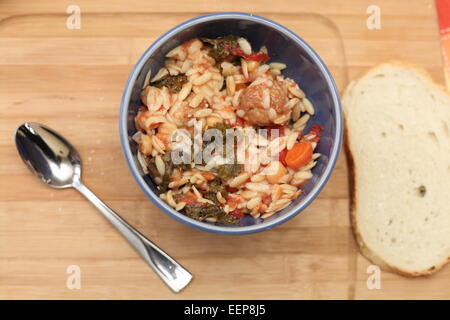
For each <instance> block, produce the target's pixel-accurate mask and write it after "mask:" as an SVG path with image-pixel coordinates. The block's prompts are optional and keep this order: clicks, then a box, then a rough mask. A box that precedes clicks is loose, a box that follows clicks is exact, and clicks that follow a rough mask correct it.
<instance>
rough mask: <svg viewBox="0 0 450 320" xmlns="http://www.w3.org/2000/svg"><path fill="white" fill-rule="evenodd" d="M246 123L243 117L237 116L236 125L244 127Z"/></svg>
mask: <svg viewBox="0 0 450 320" xmlns="http://www.w3.org/2000/svg"><path fill="white" fill-rule="evenodd" d="M244 125H245V120H244V119H243V118H241V117H236V126H238V127H243V126H244Z"/></svg>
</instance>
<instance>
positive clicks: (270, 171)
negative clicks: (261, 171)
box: [265, 161, 287, 184]
mask: <svg viewBox="0 0 450 320" xmlns="http://www.w3.org/2000/svg"><path fill="white" fill-rule="evenodd" d="M265 172H266V178H267V181H269V182H270V183H272V184H276V183H279V181H280V179H281V178H282V177H283V176H284V175H286V174H287V170H286V168H285V167H284V166H283V164H282V163H281V162H280V161H272V162H271V163H270V164H269V165H268V166H267V167H266V168H265Z"/></svg>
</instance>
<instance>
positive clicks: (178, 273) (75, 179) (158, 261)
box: [16, 122, 192, 292]
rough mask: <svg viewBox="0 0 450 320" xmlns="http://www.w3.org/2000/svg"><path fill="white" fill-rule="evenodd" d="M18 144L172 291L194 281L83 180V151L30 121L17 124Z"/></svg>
mask: <svg viewBox="0 0 450 320" xmlns="http://www.w3.org/2000/svg"><path fill="white" fill-rule="evenodd" d="M16 146H17V150H18V151H19V154H20V156H21V157H22V160H23V161H24V162H25V164H26V165H27V166H28V168H29V169H30V170H31V171H32V172H33V173H34V175H35V176H36V177H38V178H39V179H40V180H41V181H43V182H44V183H46V184H47V185H49V186H50V187H53V188H57V189H63V188H70V187H73V188H75V189H77V190H78V191H80V192H81V194H83V195H84V196H85V197H86V198H87V199H88V200H89V201H90V202H91V203H92V204H93V205H94V206H95V207H97V209H98V210H99V211H100V212H101V213H103V215H104V217H105V218H106V219H107V220H108V221H109V222H110V223H111V224H112V225H113V226H114V227H115V228H116V229H117V230H118V231H119V232H120V233H121V234H122V235H123V236H124V237H125V239H127V240H128V242H129V243H130V244H131V245H132V246H133V248H134V249H136V251H137V252H138V253H139V254H140V255H141V257H142V258H143V259H144V260H145V261H146V262H147V263H148V264H149V265H150V267H152V268H153V270H155V272H156V273H157V274H158V275H159V276H160V277H161V279H162V280H164V282H165V283H166V284H167V285H168V286H169V287H170V288H171V289H172V290H173V291H175V292H179V291H180V290H182V289H183V288H184V287H186V286H187V284H188V283H189V282H190V281H191V279H192V275H191V274H190V273H189V271H187V270H186V269H185V268H183V266H181V265H180V264H179V263H177V262H176V261H175V260H174V259H172V258H171V257H170V256H169V255H168V254H167V253H165V252H164V251H162V250H161V249H160V248H158V247H157V246H156V245H155V244H154V243H153V242H151V241H150V240H148V239H147V238H146V237H144V236H143V235H142V234H141V233H139V232H138V231H137V230H136V229H134V228H133V227H132V226H130V225H129V224H128V223H127V222H126V221H125V220H123V219H122V218H121V217H120V216H119V215H118V214H117V213H115V212H114V211H112V210H111V209H110V208H108V206H107V205H106V204H104V203H103V202H102V201H101V200H100V199H99V198H97V196H95V195H94V194H93V193H92V192H91V191H90V190H89V189H88V188H87V187H86V186H84V185H83V184H82V183H81V159H80V155H79V154H78V152H77V150H76V149H75V148H74V147H73V146H72V145H71V144H70V143H69V142H68V141H67V140H66V139H64V138H63V137H61V136H60V135H59V134H58V133H56V132H55V131H53V130H51V129H50V128H47V127H45V126H43V125H41V124H38V123H34V122H27V123H24V124H23V125H21V126H20V127H19V128H17V131H16Z"/></svg>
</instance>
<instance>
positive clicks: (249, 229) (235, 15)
mask: <svg viewBox="0 0 450 320" xmlns="http://www.w3.org/2000/svg"><path fill="white" fill-rule="evenodd" d="M217 19H234V20H236V19H242V20H247V21H252V22H256V23H260V24H263V25H266V26H268V27H270V28H274V29H276V30H277V31H279V32H281V33H283V34H284V35H286V36H287V37H288V38H289V39H292V40H293V41H295V42H296V43H297V44H298V45H300V46H301V47H302V48H303V49H304V50H305V51H306V53H307V54H308V55H309V57H310V58H311V59H312V60H313V62H314V63H315V65H316V66H317V67H318V68H319V70H320V72H321V73H322V74H323V76H324V77H325V80H326V83H327V85H328V88H329V90H330V91H331V95H332V98H333V99H332V100H333V105H334V109H335V113H336V124H335V125H336V132H335V135H334V145H333V148H332V150H331V153H330V156H329V162H328V165H327V167H326V168H325V170H324V172H323V174H322V175H321V177H320V178H319V179H318V180H317V182H316V184H315V185H314V186H313V188H312V189H311V191H310V192H309V193H308V195H307V196H306V197H305V198H304V199H303V200H302V201H301V202H300V203H299V204H297V206H295V207H294V208H293V209H292V210H291V211H290V212H288V213H286V214H284V215H282V216H280V217H278V218H276V219H274V220H272V221H267V222H263V223H261V224H255V225H251V226H243V227H226V226H217V225H213V224H209V223H205V222H202V221H197V220H194V219H192V218H189V217H188V216H186V215H184V214H183V213H180V212H178V211H176V210H175V209H173V208H172V207H170V206H169V205H168V204H167V203H166V202H165V201H164V200H162V199H161V198H160V197H159V195H157V194H156V193H154V192H153V191H152V190H151V189H150V187H149V186H148V184H147V183H146V182H145V180H144V179H143V177H142V176H141V175H140V174H139V171H138V169H137V166H136V165H135V162H134V160H133V154H132V153H131V149H130V145H129V136H128V130H127V114H128V112H127V111H128V107H129V101H130V97H131V92H132V89H133V86H134V83H135V81H136V79H137V77H138V75H139V73H140V70H141V69H142V67H143V66H144V64H145V63H146V61H147V60H148V58H149V57H150V56H151V55H152V54H153V52H154V51H155V50H156V48H158V47H159V46H160V45H161V44H163V43H164V42H166V41H167V40H169V39H170V38H171V37H172V36H174V35H175V34H176V33H178V32H179V31H182V30H184V29H185V28H187V27H190V26H193V25H196V24H199V23H203V22H208V21H214V20H217ZM343 125H344V123H343V114H342V107H341V102H340V98H339V93H338V90H337V87H336V84H335V82H334V79H333V77H332V76H331V73H330V71H329V70H328V68H327V67H326V66H325V63H324V62H323V61H322V59H321V58H320V57H319V55H318V54H317V53H316V52H315V51H314V49H313V48H312V47H311V46H310V45H309V44H308V43H306V42H305V41H304V40H303V39H302V38H300V37H299V36H298V35H297V34H295V33H294V32H293V31H291V30H289V29H288V28H286V27H284V26H282V25H281V24H279V23H277V22H275V21H272V20H270V19H268V18H264V17H261V16H257V15H254V14H250V13H243V12H217V13H210V14H206V15H201V16H198V17H194V18H192V19H189V20H187V21H185V22H182V23H180V24H178V25H177V26H175V27H173V28H172V29H170V30H169V31H167V32H166V33H164V34H163V35H161V36H160V37H159V38H157V39H156V40H155V41H154V42H153V43H152V44H151V45H150V46H149V47H148V48H147V49H146V50H145V52H144V53H143V54H142V55H141V57H140V58H139V60H138V61H137V63H136V64H135V66H134V67H133V69H132V71H131V73H130V76H129V77H128V80H127V82H126V85H125V89H124V93H123V95H122V100H121V105H120V116H119V133H120V142H121V145H122V151H123V153H124V156H125V160H126V162H127V165H128V168H129V169H130V171H131V173H132V175H133V177H134V179H135V180H136V182H137V183H138V185H139V187H140V188H141V190H142V191H143V192H144V194H145V195H146V196H147V197H148V198H149V199H150V200H152V202H153V203H154V204H155V205H156V206H157V207H158V208H159V209H161V210H162V211H163V212H164V213H166V214H168V215H169V216H170V217H172V218H174V219H175V220H177V221H179V222H181V223H183V224H185V225H188V226H191V227H194V228H196V229H199V230H203V231H208V232H212V233H220V234H235V235H238V234H248V233H255V232H261V231H264V230H268V229H271V228H273V227H275V226H277V225H280V224H282V223H284V222H286V221H288V220H289V219H291V218H293V217H295V216H296V215H298V214H299V213H300V212H302V211H303V210H304V209H305V208H306V207H308V206H309V204H310V203H311V202H312V201H313V200H314V199H315V198H316V197H317V196H318V195H319V193H320V192H321V190H322V189H323V188H324V186H325V185H326V183H327V181H328V179H329V178H330V176H331V173H332V171H333V169H334V167H335V165H336V161H337V158H338V156H339V152H340V150H341V144H342V136H343Z"/></svg>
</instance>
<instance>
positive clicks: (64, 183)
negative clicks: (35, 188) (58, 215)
mask: <svg viewBox="0 0 450 320" xmlns="http://www.w3.org/2000/svg"><path fill="white" fill-rule="evenodd" d="M16 146H17V149H18V151H19V154H20V155H21V157H22V160H23V161H24V162H25V164H26V165H27V166H28V168H29V169H30V170H31V171H32V172H33V173H34V174H35V175H36V176H37V177H38V178H39V179H40V180H41V181H42V182H44V183H46V184H48V185H49V186H50V187H53V188H58V189H60V188H69V187H72V185H73V182H74V179H78V180H79V178H80V177H81V158H80V154H79V153H78V152H77V150H76V149H75V148H74V147H73V146H72V145H71V144H70V143H69V142H68V141H67V140H66V139H64V138H63V137H61V136H60V135H59V134H58V133H56V132H55V131H53V130H52V129H50V128H48V127H45V126H42V125H40V124H38V123H35V122H27V123H24V124H23V125H21V126H20V127H19V128H18V129H17V131H16Z"/></svg>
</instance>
